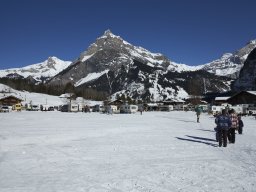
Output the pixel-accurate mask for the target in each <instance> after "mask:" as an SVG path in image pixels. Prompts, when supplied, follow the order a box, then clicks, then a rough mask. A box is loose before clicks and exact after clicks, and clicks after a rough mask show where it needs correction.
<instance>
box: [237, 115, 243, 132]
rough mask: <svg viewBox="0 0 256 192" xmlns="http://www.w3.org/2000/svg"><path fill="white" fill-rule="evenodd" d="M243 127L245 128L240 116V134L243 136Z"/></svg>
mask: <svg viewBox="0 0 256 192" xmlns="http://www.w3.org/2000/svg"><path fill="white" fill-rule="evenodd" d="M243 127H244V123H243V121H242V119H241V116H240V115H239V116H238V133H239V134H242V133H243Z"/></svg>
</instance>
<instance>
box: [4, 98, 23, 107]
mask: <svg viewBox="0 0 256 192" xmlns="http://www.w3.org/2000/svg"><path fill="white" fill-rule="evenodd" d="M21 101H22V99H20V98H18V97H15V96H13V95H7V96H0V105H7V106H13V105H15V104H18V103H20V102H21Z"/></svg>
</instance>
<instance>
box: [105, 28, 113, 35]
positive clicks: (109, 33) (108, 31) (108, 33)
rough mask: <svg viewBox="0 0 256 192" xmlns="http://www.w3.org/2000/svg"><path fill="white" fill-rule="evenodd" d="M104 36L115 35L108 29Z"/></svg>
mask: <svg viewBox="0 0 256 192" xmlns="http://www.w3.org/2000/svg"><path fill="white" fill-rule="evenodd" d="M104 35H106V36H108V35H113V33H112V32H111V31H110V29H107V30H106V31H105V32H104Z"/></svg>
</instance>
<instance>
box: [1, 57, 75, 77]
mask: <svg viewBox="0 0 256 192" xmlns="http://www.w3.org/2000/svg"><path fill="white" fill-rule="evenodd" d="M70 64H71V62H70V61H62V60H60V59H58V58H57V57H49V58H48V59H47V60H45V61H44V62H42V63H37V64H33V65H29V66H26V67H22V68H13V69H5V70H0V77H6V76H7V75H10V74H18V75H20V76H23V77H24V78H27V77H29V76H31V77H33V78H34V79H35V80H37V81H41V79H42V78H44V79H45V78H49V77H53V76H55V75H56V74H58V73H59V72H61V71H63V70H64V69H66V68H67V67H68V66H69V65H70Z"/></svg>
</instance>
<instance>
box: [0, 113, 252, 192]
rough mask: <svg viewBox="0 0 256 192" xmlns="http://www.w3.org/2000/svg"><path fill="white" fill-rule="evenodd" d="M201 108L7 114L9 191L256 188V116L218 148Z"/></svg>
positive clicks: (3, 136) (4, 156)
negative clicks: (197, 112) (198, 120)
mask: <svg viewBox="0 0 256 192" xmlns="http://www.w3.org/2000/svg"><path fill="white" fill-rule="evenodd" d="M195 120H196V116H195V113H194V112H145V113H143V115H140V114H139V113H137V114H127V115H126V114H114V115H106V114H100V113H61V112H57V111H54V112H20V113H19V112H11V113H0V122H1V124H0V191H1V192H84V191H88V192H102V191H111V192H127V191H130V192H145V191H147V192H149V191H150V192H162V191H163V192H176V191H181V192H187V191H189V192H191V191H192V192H205V191H209V192H210V191H218V192H220V191H222V192H242V191H246V192H253V191H255V189H256V186H255V185H256V184H255V183H256V182H255V181H256V165H255V160H256V143H255V136H256V129H255V123H256V120H255V119H254V118H253V117H244V118H243V120H244V124H245V128H244V134H243V135H238V134H237V135H236V143H235V144H228V146H227V148H219V147H217V142H215V136H214V134H215V133H214V131H213V128H214V126H215V125H214V118H213V117H212V116H209V115H206V114H204V115H202V117H201V123H196V121H195Z"/></svg>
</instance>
